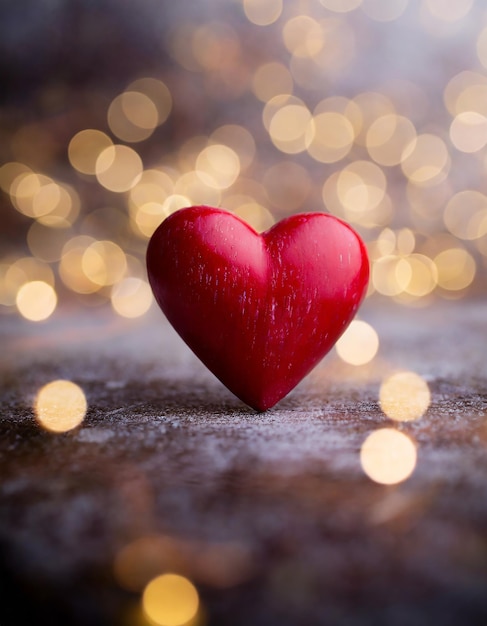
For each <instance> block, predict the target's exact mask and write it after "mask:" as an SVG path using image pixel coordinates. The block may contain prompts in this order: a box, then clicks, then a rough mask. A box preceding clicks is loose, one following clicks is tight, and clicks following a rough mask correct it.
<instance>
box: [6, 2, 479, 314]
mask: <svg viewBox="0 0 487 626" xmlns="http://www.w3.org/2000/svg"><path fill="white" fill-rule="evenodd" d="M0 76H1V85H2V93H1V109H0V114H1V115H0V137H1V142H0V164H1V167H0V186H1V189H2V192H1V197H0V203H1V216H2V221H1V229H0V246H1V248H0V312H1V313H6V314H13V315H18V314H20V315H22V316H24V317H25V318H27V319H31V320H42V319H46V318H48V317H49V316H50V315H52V314H53V313H54V312H55V311H56V308H57V307H59V308H60V307H63V306H65V305H66V306H68V305H73V303H74V304H75V305H76V306H80V307H85V306H87V307H92V306H105V307H106V306H110V303H111V306H112V307H113V310H114V312H115V313H116V314H118V315H121V316H126V317H138V316H141V315H143V314H144V313H145V312H146V311H147V310H148V309H149V307H150V306H151V303H152V297H151V293H150V289H149V287H148V284H147V280H146V274H145V266H144V255H145V249H146V246H147V241H148V239H149V237H150V235H151V234H152V232H153V231H154V229H155V228H156V226H157V225H158V224H159V223H160V222H161V221H162V220H163V219H164V218H165V217H166V216H167V215H168V214H169V213H171V212H172V211H175V210H177V209H179V208H181V207H183V206H187V205H191V204H210V205H215V206H221V207H224V208H227V209H229V210H230V211H234V212H235V213H237V214H239V215H241V216H242V217H244V219H246V220H248V221H249V222H250V223H252V224H253V225H254V226H255V227H256V228H257V229H259V230H262V229H267V228H268V227H269V226H271V225H272V224H273V223H274V221H276V220H278V219H280V218H282V217H284V216H286V215H289V214H292V213H296V212H301V211H329V212H331V213H333V214H335V215H337V216H340V217H342V218H344V219H345V220H347V221H349V222H350V223H351V224H353V225H354V226H355V227H356V228H357V229H358V230H359V232H360V233H361V234H362V235H363V237H364V238H365V240H366V242H367V244H368V247H369V250H370V257H371V261H372V283H371V289H370V293H369V296H370V297H373V298H377V299H380V298H383V299H384V298H392V299H394V300H396V301H398V302H400V303H402V304H404V305H405V306H411V305H412V306H417V305H419V306H423V305H428V304H429V303H431V302H432V301H433V300H434V299H435V298H449V299H451V298H455V299H458V298H464V297H467V296H469V295H470V294H475V293H479V292H484V293H485V289H486V281H485V270H486V267H487V195H486V194H487V182H486V174H487V150H486V145H487V11H486V7H485V4H484V2H483V1H482V0H477V1H475V0H456V1H455V2H452V1H451V0H409V1H408V0H320V1H318V0H313V1H311V0H302V1H298V0H296V1H294V0H293V1H292V2H291V1H288V2H286V1H284V2H283V1H282V0H212V1H211V2H197V3H188V2H169V1H167V0H166V1H164V0H138V1H128V0H125V1H123V2H120V1H118V0H117V1H116V2H115V1H113V0H100V1H99V2H97V3H86V2H82V1H78V0H77V1H74V0H72V1H70V2H62V1H58V2H50V1H48V0H35V1H33V0H22V1H19V2H16V3H6V4H3V6H2V8H1V9H0Z"/></svg>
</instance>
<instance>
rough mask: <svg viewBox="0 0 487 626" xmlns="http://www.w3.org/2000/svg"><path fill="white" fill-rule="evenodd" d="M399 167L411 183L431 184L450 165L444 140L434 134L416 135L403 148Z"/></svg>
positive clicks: (444, 173)
mask: <svg viewBox="0 0 487 626" xmlns="http://www.w3.org/2000/svg"><path fill="white" fill-rule="evenodd" d="M401 161H402V162H401V168H402V171H403V172H404V174H405V176H406V177H407V178H408V179H409V180H410V181H411V182H413V183H415V184H418V185H421V184H431V183H435V182H437V181H438V180H441V179H442V178H443V177H445V176H446V175H447V174H448V172H449V170H450V165H451V159H450V155H449V153H448V149H447V147H446V145H445V142H444V141H443V140H442V139H440V138H439V137H437V136H436V135H431V134H424V135H418V137H416V138H415V139H413V140H412V141H411V143H410V144H409V145H408V146H407V147H406V148H405V149H404V152H403V155H402V159H401Z"/></svg>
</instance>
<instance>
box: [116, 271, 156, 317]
mask: <svg viewBox="0 0 487 626" xmlns="http://www.w3.org/2000/svg"><path fill="white" fill-rule="evenodd" d="M111 302H112V307H113V308H114V310H115V311H116V312H117V313H118V314H119V315H121V316H122V317H128V318H134V317H141V316H142V315H144V313H147V311H148V310H149V308H150V305H151V304H152V291H151V288H150V286H149V285H148V284H147V283H146V281H145V280H142V279H141V278H136V277H133V276H129V277H127V278H124V279H123V280H121V281H120V282H119V283H117V284H116V285H114V286H113V289H112V295H111Z"/></svg>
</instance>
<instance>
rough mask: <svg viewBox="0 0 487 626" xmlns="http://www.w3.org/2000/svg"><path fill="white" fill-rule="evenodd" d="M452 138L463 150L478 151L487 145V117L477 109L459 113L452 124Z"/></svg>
mask: <svg viewBox="0 0 487 626" xmlns="http://www.w3.org/2000/svg"><path fill="white" fill-rule="evenodd" d="M450 139H451V142H452V143H453V145H454V146H455V148H457V150H460V151H461V152H478V151H479V150H482V148H485V146H486V145H487V117H485V116H484V115H481V114H480V113H477V112H476V111H465V112H464V113H459V114H458V115H457V116H456V117H455V118H454V120H453V122H452V123H451V126H450Z"/></svg>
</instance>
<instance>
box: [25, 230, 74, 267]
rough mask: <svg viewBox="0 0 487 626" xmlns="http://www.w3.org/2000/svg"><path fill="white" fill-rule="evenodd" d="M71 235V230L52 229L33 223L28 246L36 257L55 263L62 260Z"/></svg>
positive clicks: (28, 236)
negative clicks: (65, 245) (63, 251)
mask: <svg viewBox="0 0 487 626" xmlns="http://www.w3.org/2000/svg"><path fill="white" fill-rule="evenodd" d="M70 233H71V231H70V230H69V228H50V227H49V226H46V225H44V224H42V223H40V222H33V223H32V224H31V226H30V228H29V231H28V233H27V245H28V246H29V250H30V251H31V253H32V254H33V255H34V256H35V257H37V258H38V259H41V260H42V261H47V262H48V263H53V262H55V261H59V259H60V258H61V254H62V249H63V246H64V244H65V243H66V241H67V239H68V237H69V236H70Z"/></svg>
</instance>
